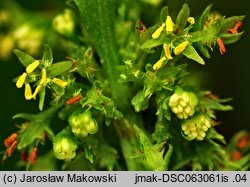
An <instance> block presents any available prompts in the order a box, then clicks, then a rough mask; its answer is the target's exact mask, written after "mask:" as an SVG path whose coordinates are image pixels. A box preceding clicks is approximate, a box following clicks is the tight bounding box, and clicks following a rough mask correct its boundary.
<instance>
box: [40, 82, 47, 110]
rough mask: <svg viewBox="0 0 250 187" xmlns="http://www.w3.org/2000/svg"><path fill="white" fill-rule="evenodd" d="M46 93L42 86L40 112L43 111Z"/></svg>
mask: <svg viewBox="0 0 250 187" xmlns="http://www.w3.org/2000/svg"><path fill="white" fill-rule="evenodd" d="M45 93H46V87H45V86H42V88H41V90H40V92H39V110H40V111H42V110H43V105H44V99H45Z"/></svg>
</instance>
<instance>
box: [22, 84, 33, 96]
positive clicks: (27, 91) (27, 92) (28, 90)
mask: <svg viewBox="0 0 250 187" xmlns="http://www.w3.org/2000/svg"><path fill="white" fill-rule="evenodd" d="M24 97H25V99H26V100H30V99H31V98H32V91H31V87H30V84H25V90H24Z"/></svg>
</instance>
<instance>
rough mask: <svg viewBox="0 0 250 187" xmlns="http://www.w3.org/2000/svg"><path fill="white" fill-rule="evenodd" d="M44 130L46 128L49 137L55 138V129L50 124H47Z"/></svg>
mask: <svg viewBox="0 0 250 187" xmlns="http://www.w3.org/2000/svg"><path fill="white" fill-rule="evenodd" d="M44 130H45V132H46V134H47V136H48V138H49V139H50V140H51V141H52V140H53V138H54V136H55V134H54V132H53V130H52V129H51V128H50V127H49V126H48V125H46V126H45V127H44Z"/></svg>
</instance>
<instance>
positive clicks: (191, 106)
mask: <svg viewBox="0 0 250 187" xmlns="http://www.w3.org/2000/svg"><path fill="white" fill-rule="evenodd" d="M197 104H198V99H197V97H196V95H195V94H194V93H192V92H188V91H184V90H183V89H181V88H177V89H176V90H175V93H174V94H173V95H172V96H171V97H170V99H169V106H170V107H171V109H172V111H173V112H174V113H175V115H176V116H177V117H178V118H179V119H187V118H188V117H190V116H193V115H194V113H195V107H196V105H197Z"/></svg>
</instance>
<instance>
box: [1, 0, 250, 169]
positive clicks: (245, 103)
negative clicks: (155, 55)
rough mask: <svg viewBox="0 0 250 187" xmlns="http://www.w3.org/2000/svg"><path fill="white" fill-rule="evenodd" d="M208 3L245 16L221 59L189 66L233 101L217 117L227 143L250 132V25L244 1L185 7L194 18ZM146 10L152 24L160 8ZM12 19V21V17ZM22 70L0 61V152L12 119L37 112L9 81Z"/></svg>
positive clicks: (43, 4)
mask: <svg viewBox="0 0 250 187" xmlns="http://www.w3.org/2000/svg"><path fill="white" fill-rule="evenodd" d="M7 1H8V0H1V1H0V8H1V7H2V6H3V5H4V3H6V2H7ZM131 1H133V0H131ZM144 1H145V0H144ZM152 1H154V0H152ZM16 2H17V3H18V4H19V5H20V6H21V7H23V8H25V9H28V10H30V11H41V12H46V11H47V10H55V11H62V10H63V8H64V7H66V5H65V1H63V0H53V1H51V0H43V1H30V0H16ZM183 2H186V1H184V0H168V1H167V0H163V1H162V4H163V5H165V4H167V5H168V6H169V7H170V10H172V11H173V13H174V12H175V11H178V10H179V9H180V8H181V5H182V4H183ZM211 3H212V4H213V9H214V10H216V11H218V12H221V13H222V14H223V15H226V16H233V15H247V17H246V18H245V20H244V22H243V26H242V28H241V30H244V31H245V34H244V35H243V37H242V39H241V40H240V41H239V42H237V43H235V44H232V45H230V46H227V52H226V54H225V55H223V56H221V55H220V54H219V52H218V51H217V50H215V51H214V53H213V54H212V58H211V59H208V60H207V64H206V66H205V67H204V66H200V65H198V64H195V63H193V64H192V65H191V66H190V68H191V69H192V70H193V71H194V72H195V74H201V75H202V76H203V78H204V80H203V81H202V82H201V84H200V87H201V88H203V89H208V90H211V91H212V92H214V93H216V94H218V95H219V96H220V97H222V98H227V97H232V98H233V100H232V101H231V102H230V104H231V105H233V106H234V110H233V111H230V112H225V113H219V114H217V116H218V120H219V121H221V124H220V126H218V127H217V129H218V130H219V132H221V133H222V134H223V135H225V137H226V139H227V140H229V139H230V137H231V136H232V135H233V134H235V133H236V132H237V131H239V130H243V129H245V130H248V131H249V130H250V122H249V116H250V108H249V107H250V62H249V60H248V57H247V55H248V52H249V49H250V46H249V43H250V34H249V33H250V25H249V24H248V23H249V22H250V18H249V15H250V9H249V2H248V1H246V0H237V1H235V0H189V1H188V4H189V6H190V9H191V15H192V16H196V15H197V14H200V13H201V12H202V11H203V10H204V9H205V7H206V6H207V5H209V4H211ZM146 7H148V8H150V11H148V10H145V11H144V14H143V15H142V17H141V18H140V19H141V20H143V21H144V22H145V23H146V24H147V25H150V24H151V25H152V24H154V23H150V21H153V20H151V18H152V17H153V16H159V11H158V10H159V8H151V6H150V5H148V6H146ZM12 19H15V18H14V17H13V18H12ZM41 19H42V18H41ZM138 19H139V18H138ZM0 42H1V41H0ZM57 56H58V58H60V57H61V59H63V58H64V57H65V54H57ZM22 71H23V67H22V66H21V65H20V63H19V62H18V60H17V58H16V57H15V56H14V55H11V57H10V58H9V59H8V60H1V59H0V90H1V91H0V98H1V107H0V129H1V130H0V132H1V133H0V151H1V152H3V151H4V150H5V147H4V145H3V140H4V139H5V138H6V137H7V136H8V135H9V134H10V133H12V132H13V131H15V130H16V127H15V125H16V121H15V120H13V119H12V116H13V115H14V114H16V113H19V112H32V113H35V112H38V107H37V101H32V102H27V101H25V99H24V96H23V90H22V91H21V90H19V89H17V88H16V87H15V84H14V83H13V82H12V79H13V78H14V77H16V76H18V75H20V74H21V73H22ZM18 158H19V155H18V154H14V158H12V159H9V160H8V161H7V162H5V164H4V165H0V169H1V170H13V169H14V168H15V166H14V164H15V163H16V161H17V160H18ZM15 169H16V168H15Z"/></svg>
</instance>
